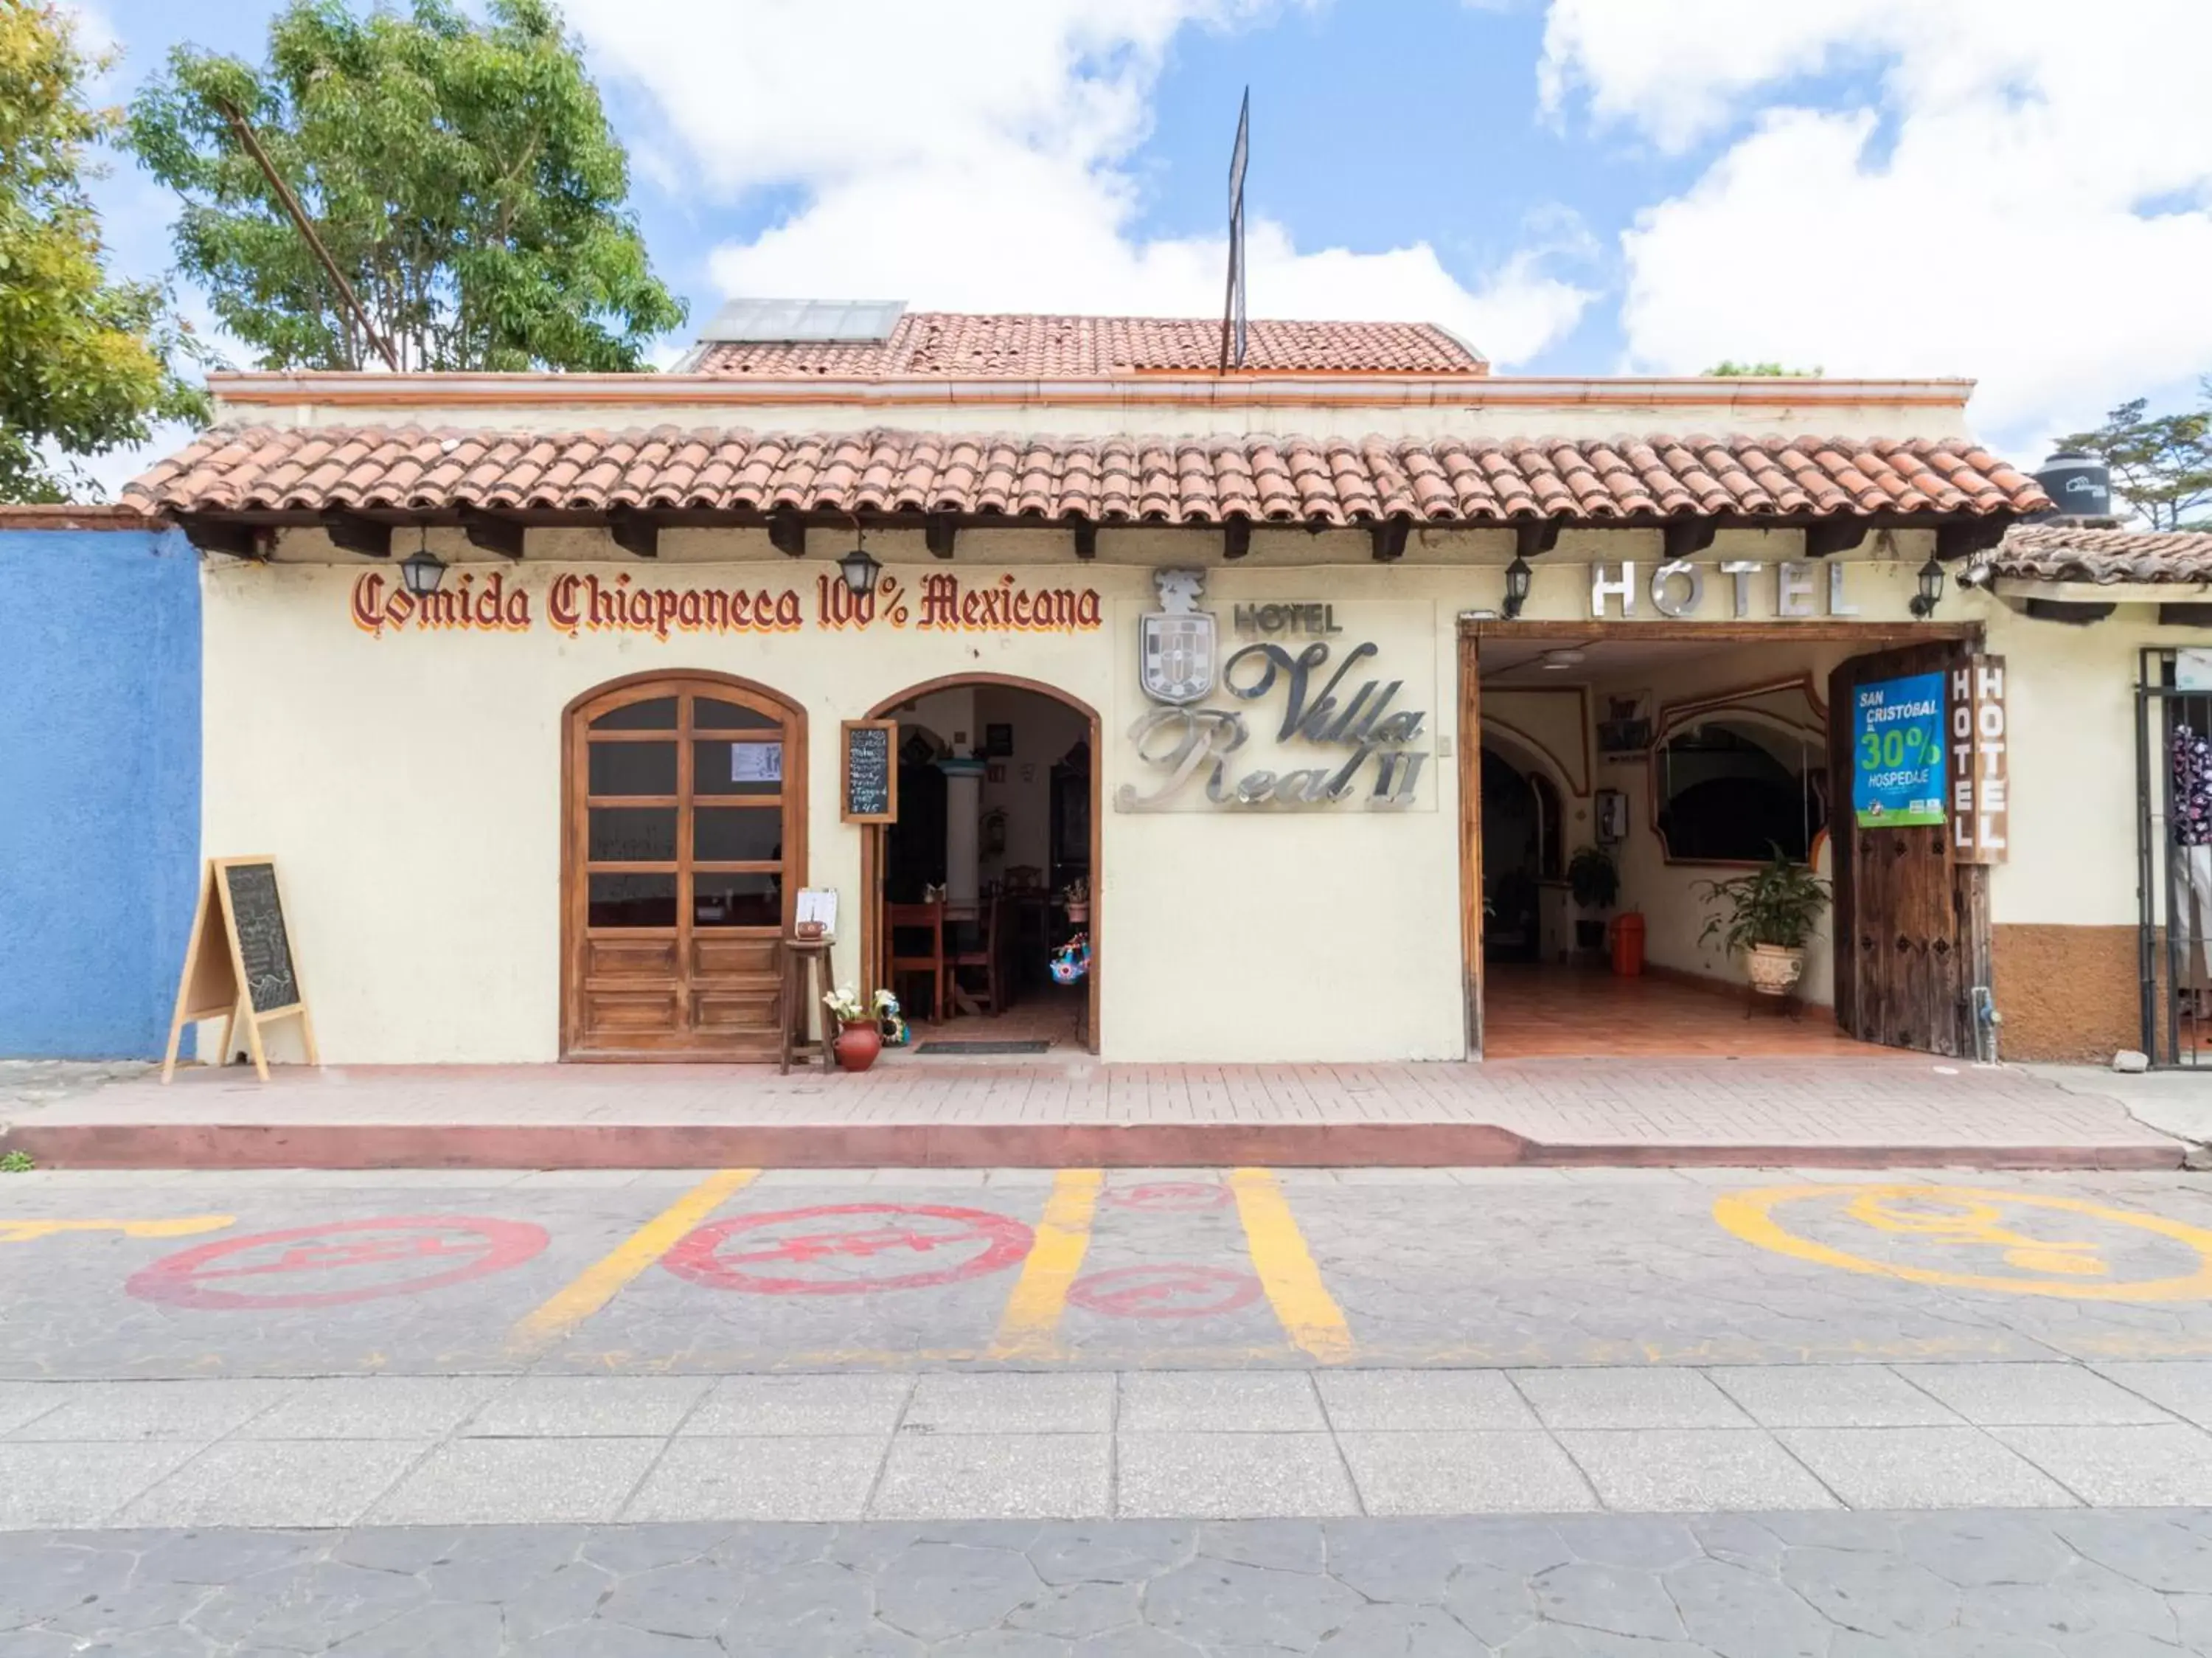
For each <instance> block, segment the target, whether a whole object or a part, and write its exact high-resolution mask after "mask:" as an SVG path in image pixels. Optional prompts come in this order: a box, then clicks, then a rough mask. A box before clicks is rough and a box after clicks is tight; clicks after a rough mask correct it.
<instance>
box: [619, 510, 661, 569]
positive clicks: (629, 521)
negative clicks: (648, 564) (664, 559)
mask: <svg viewBox="0 0 2212 1658" xmlns="http://www.w3.org/2000/svg"><path fill="white" fill-rule="evenodd" d="M607 533H608V534H609V535H611V536H612V537H613V538H614V543H615V545H616V546H618V547H620V548H621V549H622V550H623V552H627V553H629V555H630V556H631V557H632V558H659V557H660V526H659V525H658V524H656V523H654V522H653V519H652V518H651V516H650V515H647V514H645V513H641V512H638V511H635V509H621V510H618V511H615V512H611V513H609V514H608V515H607Z"/></svg>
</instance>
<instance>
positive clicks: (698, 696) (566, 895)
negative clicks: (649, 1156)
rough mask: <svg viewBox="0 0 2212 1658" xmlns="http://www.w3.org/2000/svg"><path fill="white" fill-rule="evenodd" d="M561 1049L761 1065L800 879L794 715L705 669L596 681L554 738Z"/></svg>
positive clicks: (771, 1032) (749, 686) (567, 1054)
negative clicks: (781, 946) (781, 943)
mask: <svg viewBox="0 0 2212 1658" xmlns="http://www.w3.org/2000/svg"><path fill="white" fill-rule="evenodd" d="M561 793H562V852H561V888H562V903H561V920H562V950H561V960H562V995H561V1052H562V1058H570V1059H715V1060H766V1059H773V1058H775V1056H776V1052H777V1048H778V1041H777V1031H776V1021H775V1009H776V990H777V941H778V940H779V939H781V937H783V936H785V935H786V933H787V930H789V928H790V925H791V922H792V918H793V906H794V903H795V900H796V898H797V894H798V891H799V887H800V886H801V885H802V884H803V883H804V881H805V875H806V715H805V710H802V709H801V708H800V707H799V704H796V703H794V702H793V701H791V700H790V699H789V698H786V697H784V696H783V695H782V694H781V692H775V691H771V690H770V689H769V688H768V687H767V686H761V685H756V684H754V683H753V682H752V681H750V680H740V679H736V678H733V677H732V676H730V675H728V674H712V673H707V672H704V671H698V672H683V673H675V674H634V675H631V676H630V677H629V678H626V679H621V680H612V681H610V682H609V683H608V684H605V685H602V686H597V687H596V688H594V689H592V690H591V691H588V692H585V693H584V695H583V696H581V697H579V698H577V699H576V700H575V701H574V702H572V703H571V704H568V708H567V710H565V711H564V713H563V716H562V783H561Z"/></svg>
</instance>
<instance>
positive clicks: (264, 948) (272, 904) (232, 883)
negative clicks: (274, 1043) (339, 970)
mask: <svg viewBox="0 0 2212 1658" xmlns="http://www.w3.org/2000/svg"><path fill="white" fill-rule="evenodd" d="M222 878H223V881H224V882H225V884H227V885H228V887H229V888H230V915H231V920H232V923H233V924H234V925H235V926H236V927H237V929H238V959H239V960H240V963H241V964H242V965H243V966H244V967H245V969H246V995H247V996H248V997H251V998H252V1003H253V1011H254V1012H256V1013H273V1012H274V1011H275V1010H276V1009H278V1008H289V1007H291V1006H293V1005H295V1003H298V1001H299V1000H300V983H299V978H298V976H297V975H296V974H295V973H294V972H293V971H292V942H291V940H290V939H289V938H287V937H286V936H285V935H284V906H283V904H282V903H281V902H279V901H278V899H277V897H276V865H275V864H273V863H232V864H227V865H226V866H225V867H224V869H223V872H222Z"/></svg>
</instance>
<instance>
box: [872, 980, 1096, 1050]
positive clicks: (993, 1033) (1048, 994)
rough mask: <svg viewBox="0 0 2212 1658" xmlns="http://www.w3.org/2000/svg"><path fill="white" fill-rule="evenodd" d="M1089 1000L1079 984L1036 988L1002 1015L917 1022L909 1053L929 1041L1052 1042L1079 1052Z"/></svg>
mask: <svg viewBox="0 0 2212 1658" xmlns="http://www.w3.org/2000/svg"><path fill="white" fill-rule="evenodd" d="M1088 997H1089V987H1088V986H1087V985H1085V984H1080V983H1078V984H1071V985H1066V986H1062V985H1058V984H1054V985H1044V986H1036V987H1032V988H1028V989H1024V990H1023V991H1020V992H1019V993H1018V995H1017V996H1016V997H1014V1001H1013V1005H1012V1007H1010V1008H1008V1009H1006V1012H1004V1013H1002V1014H985V1015H968V1014H962V1015H956V1016H955V1017H953V1018H951V1019H948V1020H946V1021H944V1022H943V1023H942V1024H939V1023H937V1022H935V1021H931V1020H926V1019H924V1020H916V1021H914V1041H913V1042H912V1043H911V1044H909V1045H908V1048H907V1051H908V1052H909V1053H911V1052H913V1051H915V1050H916V1049H918V1048H919V1047H920V1046H921V1044H923V1043H924V1042H928V1041H942V1042H1049V1043H1051V1044H1052V1045H1053V1046H1054V1048H1055V1049H1058V1048H1067V1049H1073V1050H1077V1051H1080V1050H1081V1048H1082V1047H1083V1042H1082V1039H1081V1038H1082V1024H1083V1011H1084V1006H1085V1002H1086V1001H1087V1000H1088Z"/></svg>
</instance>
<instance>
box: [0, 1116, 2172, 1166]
mask: <svg viewBox="0 0 2212 1658" xmlns="http://www.w3.org/2000/svg"><path fill="white" fill-rule="evenodd" d="M0 1151H23V1152H27V1153H29V1154H30V1155H31V1156H32V1157H33V1158H35V1159H36V1160H37V1161H39V1162H40V1164H41V1165H42V1166H45V1167H53V1168H199V1169H210V1168H541V1169H544V1168H712V1167H725V1168H728V1167H755V1168H860V1167H908V1168H1085V1167H1087V1168H1128V1167H1139V1168H1168V1167H1191V1168H1196V1167H1236V1166H1238V1165H1245V1164H1250V1165H1262V1166H1265V1165H1273V1166H1275V1167H1358V1166H1366V1167H1401V1168H1421V1167H1504V1166H1507V1165H1512V1164H1519V1165H1524V1166H1576V1167H1587V1166H1591V1165H1610V1166H1617V1167H1685V1166H1696V1167H1720V1168H1772V1167H1820V1168H1928V1167H1937V1166H1940V1165H1944V1164H1950V1165H1955V1166H1960V1167H1968V1168H2076V1169H2079V1168H2175V1167H2179V1165H2180V1161H2181V1147H2180V1146H2179V1144H2178V1143H2177V1144H2174V1145H2170V1146H2169V1145H2158V1144H2149V1145H2146V1144H2140V1143H2135V1144H2128V1143H2121V1144H2113V1145H2106V1146H2094V1145H2090V1146H2081V1145H2076V1146H2035V1145H2017V1146H1987V1145H1966V1146H1942V1145H1856V1146H1855V1145H1849V1144H1838V1145H1806V1144H1802V1143H1800V1144H1794V1145H1769V1146H1759V1145H1710V1144H1707V1145H1700V1144H1694V1143H1665V1144H1649V1143H1645V1144H1637V1145H1603V1144H1565V1143H1547V1142H1538V1141H1533V1140H1528V1139H1526V1138H1524V1137H1522V1136H1521V1135H1518V1134H1516V1133H1514V1132H1513V1131H1511V1130H1510V1129H1507V1128H1504V1127H1501V1126H1499V1125H1496V1124H1492V1123H1267V1124H1249V1125H1248V1124H1238V1123H1199V1124H1182V1123H1177V1124H1149V1125H1139V1126H1136V1127H1121V1126H1116V1125H1104V1124H1067V1123H1054V1124H1034V1125H1022V1124H991V1125H944V1124H884V1125H878V1126H873V1127H870V1126H865V1125H854V1126H851V1127H845V1126H839V1127H829V1128H825V1127H804V1128H799V1127H791V1128H775V1127H759V1126H747V1125H696V1124H689V1125H592V1124H569V1123H562V1124H547V1125H509V1124H453V1125H426V1124H388V1123H352V1124H330V1125H320V1124H317V1125H307V1124H299V1125H269V1124H216V1123H194V1124H105V1123H101V1124H92V1123H70V1124H55V1125H52V1126H51V1127H40V1126H37V1125H20V1126H17V1127H15V1128H13V1129H9V1130H7V1131H0Z"/></svg>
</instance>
